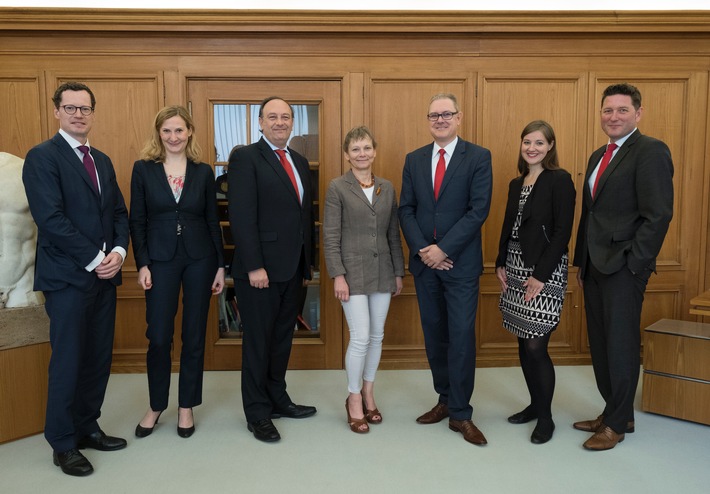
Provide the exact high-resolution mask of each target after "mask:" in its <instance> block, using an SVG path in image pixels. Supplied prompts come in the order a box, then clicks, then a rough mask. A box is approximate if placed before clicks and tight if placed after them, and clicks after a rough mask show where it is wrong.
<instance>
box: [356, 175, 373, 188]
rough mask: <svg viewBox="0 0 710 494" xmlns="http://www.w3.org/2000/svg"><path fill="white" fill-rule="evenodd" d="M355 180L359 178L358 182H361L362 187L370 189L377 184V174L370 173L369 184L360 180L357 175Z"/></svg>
mask: <svg viewBox="0 0 710 494" xmlns="http://www.w3.org/2000/svg"><path fill="white" fill-rule="evenodd" d="M355 180H357V183H359V184H360V187H362V188H363V189H369V188H370V187H372V186H374V185H375V174H374V173H370V183H369V184H364V183H362V182H360V181H359V180H358V179H357V177H355Z"/></svg>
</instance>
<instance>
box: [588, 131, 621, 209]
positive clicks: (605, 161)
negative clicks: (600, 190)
mask: <svg viewBox="0 0 710 494" xmlns="http://www.w3.org/2000/svg"><path fill="white" fill-rule="evenodd" d="M618 147H619V146H617V145H616V144H614V143H613V142H612V143H611V144H609V145H608V146H607V147H606V152H605V153H604V157H603V158H602V163H601V165H599V170H597V178H595V179H594V187H593V188H592V197H594V196H595V195H596V194H597V185H599V179H600V178H601V176H602V173H604V170H606V167H607V166H609V162H610V161H611V157H612V155H613V154H614V150H615V149H616V148H618Z"/></svg>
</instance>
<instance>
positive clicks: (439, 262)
mask: <svg viewBox="0 0 710 494" xmlns="http://www.w3.org/2000/svg"><path fill="white" fill-rule="evenodd" d="M419 258H420V259H421V260H422V262H423V263H424V264H426V265H427V266H428V267H430V268H431V269H438V270H439V271H448V270H449V269H451V268H453V267H454V261H452V260H451V259H449V258H448V257H446V254H445V253H444V251H443V250H441V249H440V248H439V246H438V245H436V244H431V245H427V246H426V247H424V248H423V249H420V250H419Z"/></svg>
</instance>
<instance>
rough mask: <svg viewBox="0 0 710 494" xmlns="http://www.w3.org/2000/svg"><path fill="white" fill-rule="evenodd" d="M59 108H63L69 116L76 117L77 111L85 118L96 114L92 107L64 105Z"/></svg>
mask: <svg viewBox="0 0 710 494" xmlns="http://www.w3.org/2000/svg"><path fill="white" fill-rule="evenodd" d="M59 108H63V109H64V111H65V112H66V114H67V115H74V114H75V113H76V111H77V110H79V111H80V112H81V114H82V115H84V116H88V115H91V114H92V113H94V109H93V108H92V107H91V106H74V105H62V106H60V107H59Z"/></svg>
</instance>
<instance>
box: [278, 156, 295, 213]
mask: <svg viewBox="0 0 710 494" xmlns="http://www.w3.org/2000/svg"><path fill="white" fill-rule="evenodd" d="M276 154H278V155H279V161H280V162H281V166H283V167H284V170H286V173H287V174H288V178H290V179H291V184H293V188H294V189H296V197H298V202H301V194H299V193H298V182H296V175H294V173H293V168H292V167H291V163H289V162H288V159H286V151H284V150H283V149H277V150H276Z"/></svg>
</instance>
